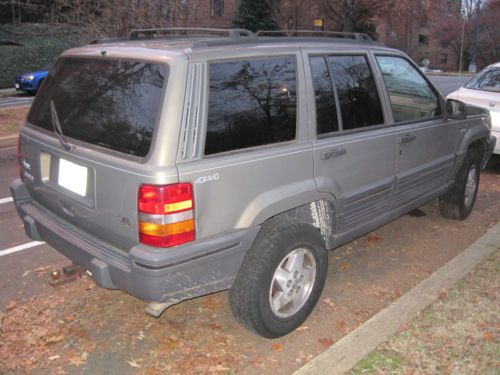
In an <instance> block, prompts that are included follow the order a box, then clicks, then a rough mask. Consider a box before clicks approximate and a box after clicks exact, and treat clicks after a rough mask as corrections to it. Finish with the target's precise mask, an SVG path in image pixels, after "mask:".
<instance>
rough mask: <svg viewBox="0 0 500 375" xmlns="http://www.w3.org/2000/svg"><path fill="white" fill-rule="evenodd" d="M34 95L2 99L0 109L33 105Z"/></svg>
mask: <svg viewBox="0 0 500 375" xmlns="http://www.w3.org/2000/svg"><path fill="white" fill-rule="evenodd" d="M33 99H34V97H32V96H13V97H8V98H5V99H0V109H2V108H13V107H19V106H22V105H31V103H32V102H33Z"/></svg>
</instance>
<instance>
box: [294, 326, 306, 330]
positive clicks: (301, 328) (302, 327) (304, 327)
mask: <svg viewBox="0 0 500 375" xmlns="http://www.w3.org/2000/svg"><path fill="white" fill-rule="evenodd" d="M308 329H309V327H308V326H300V327H299V328H297V329H296V331H306V330H308Z"/></svg>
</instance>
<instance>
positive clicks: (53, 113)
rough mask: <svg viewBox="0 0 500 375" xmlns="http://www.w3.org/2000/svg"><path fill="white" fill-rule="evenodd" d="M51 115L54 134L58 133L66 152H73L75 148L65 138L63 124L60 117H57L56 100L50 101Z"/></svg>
mask: <svg viewBox="0 0 500 375" xmlns="http://www.w3.org/2000/svg"><path fill="white" fill-rule="evenodd" d="M50 115H51V117H52V127H53V128H54V133H56V135H57V138H58V139H59V142H61V144H62V145H63V147H64V149H65V150H66V151H71V150H72V148H73V147H71V145H70V144H69V143H68V142H66V141H65V139H64V138H63V136H64V135H63V132H62V128H61V123H60V122H59V116H57V111H56V105H55V104H54V100H51V101H50Z"/></svg>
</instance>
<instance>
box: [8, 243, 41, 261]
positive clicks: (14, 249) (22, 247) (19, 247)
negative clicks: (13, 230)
mask: <svg viewBox="0 0 500 375" xmlns="http://www.w3.org/2000/svg"><path fill="white" fill-rule="evenodd" d="M44 243H45V242H43V241H32V242H28V243H25V244H22V245H17V246H14V247H11V248H9V249H5V250H0V257H2V256H4V255H9V254H12V253H17V252H18V251H22V250H26V249H30V248H32V247H35V246H39V245H43V244H44Z"/></svg>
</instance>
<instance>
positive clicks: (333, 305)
mask: <svg viewBox="0 0 500 375" xmlns="http://www.w3.org/2000/svg"><path fill="white" fill-rule="evenodd" d="M323 302H324V303H326V304H327V305H328V306H330V307H331V308H332V309H336V308H337V307H336V306H335V304H334V303H333V301H332V299H331V298H325V299H324V300H323Z"/></svg>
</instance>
